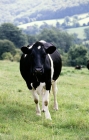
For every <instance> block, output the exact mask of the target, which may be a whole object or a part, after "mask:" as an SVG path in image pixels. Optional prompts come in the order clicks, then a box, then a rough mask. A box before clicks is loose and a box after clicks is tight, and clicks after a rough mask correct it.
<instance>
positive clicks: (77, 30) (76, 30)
mask: <svg viewBox="0 0 89 140" xmlns="http://www.w3.org/2000/svg"><path fill="white" fill-rule="evenodd" d="M87 28H88V29H89V26H86V27H78V28H70V29H67V30H66V31H67V32H68V33H69V34H74V33H75V34H77V35H78V38H80V39H85V38H86V36H85V33H84V29H87Z"/></svg>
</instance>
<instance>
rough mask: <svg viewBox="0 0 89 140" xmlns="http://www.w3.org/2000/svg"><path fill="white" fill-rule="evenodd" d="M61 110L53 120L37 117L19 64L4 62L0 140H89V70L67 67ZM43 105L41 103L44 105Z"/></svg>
mask: <svg viewBox="0 0 89 140" xmlns="http://www.w3.org/2000/svg"><path fill="white" fill-rule="evenodd" d="M58 103H59V110H58V111H56V112H55V111H54V110H53V95H52V93H51V94H50V103H49V110H50V113H51V116H52V121H50V120H46V119H45V117H44V113H42V116H41V117H38V116H36V115H35V104H34V102H33V98H32V95H31V93H30V92H29V90H28V89H27V87H26V84H25V82H24V81H23V79H22V77H21V76H20V72H19V63H17V62H9V61H0V140H89V71H88V70H87V69H86V68H83V69H82V70H75V69H74V68H73V67H63V69H62V73H61V75H60V77H59V79H58ZM40 104H41V102H40Z"/></svg>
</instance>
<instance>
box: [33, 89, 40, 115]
mask: <svg viewBox="0 0 89 140" xmlns="http://www.w3.org/2000/svg"><path fill="white" fill-rule="evenodd" d="M32 94H33V98H34V102H35V104H36V114H37V115H39V116H41V110H40V106H39V95H38V94H37V92H36V90H35V89H33V90H32Z"/></svg>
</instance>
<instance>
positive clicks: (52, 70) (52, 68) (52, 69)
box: [48, 54, 54, 79]
mask: <svg viewBox="0 0 89 140" xmlns="http://www.w3.org/2000/svg"><path fill="white" fill-rule="evenodd" d="M48 57H49V59H50V62H51V79H52V78H53V74H54V67H53V60H52V58H51V56H50V55H49V54H48Z"/></svg>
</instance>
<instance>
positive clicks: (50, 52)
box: [45, 46, 56, 54]
mask: <svg viewBox="0 0 89 140" xmlns="http://www.w3.org/2000/svg"><path fill="white" fill-rule="evenodd" d="M45 50H46V53H49V54H52V53H53V52H54V51H55V50H56V47H55V46H50V47H48V48H45Z"/></svg>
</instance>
